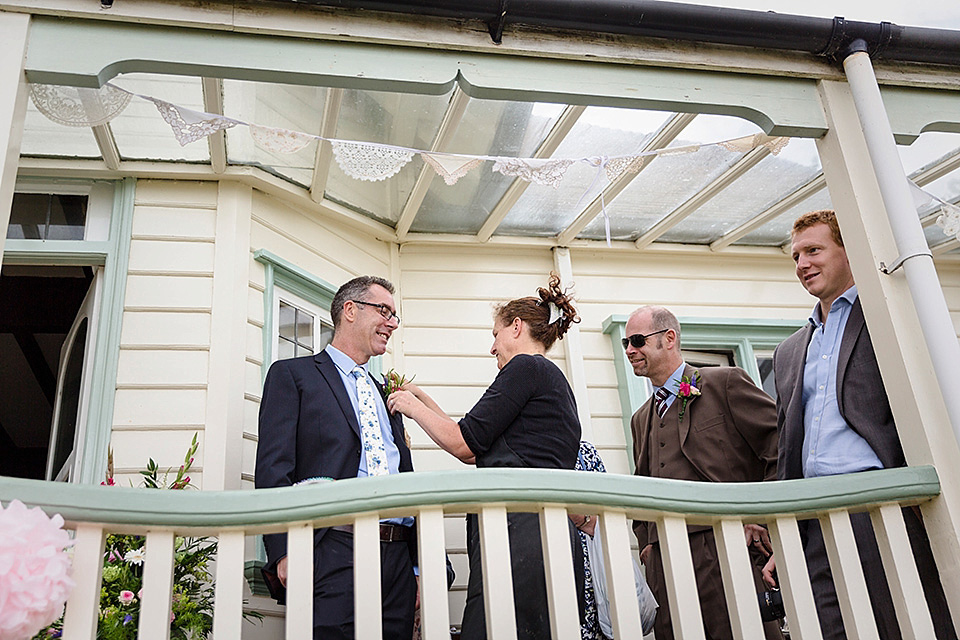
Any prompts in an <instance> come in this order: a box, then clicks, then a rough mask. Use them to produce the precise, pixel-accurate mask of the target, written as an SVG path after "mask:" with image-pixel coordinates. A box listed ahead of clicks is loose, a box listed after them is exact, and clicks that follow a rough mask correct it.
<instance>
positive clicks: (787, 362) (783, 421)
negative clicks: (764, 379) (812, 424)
mask: <svg viewBox="0 0 960 640" xmlns="http://www.w3.org/2000/svg"><path fill="white" fill-rule="evenodd" d="M812 336H813V325H812V324H810V323H807V324H806V326H804V327H803V328H801V329H799V330H797V332H796V333H794V334H793V335H792V336H790V337H789V338H787V339H786V340H784V341H783V342H781V343H780V345H779V346H778V347H777V348H776V350H775V351H774V352H773V373H774V378H775V380H776V388H777V428H778V429H779V432H780V453H779V458H778V462H777V477H778V478H779V479H780V480H788V479H791V478H802V477H803V461H802V459H801V455H802V454H801V449H802V447H803V367H804V363H805V362H806V358H807V346H808V345H809V344H810V338H811V337H812ZM837 401H838V403H839V405H840V415H842V416H843V418H844V420H846V421H847V423H848V424H849V425H850V427H851V428H852V429H853V430H854V431H856V432H857V433H858V434H860V436H861V437H863V439H864V440H866V441H867V443H868V444H869V445H870V446H871V447H873V450H874V451H875V452H876V454H877V457H879V458H880V461H881V462H882V463H883V466H884V467H885V468H890V467H902V466H905V465H906V460H905V459H904V457H903V447H902V446H901V445H900V437H899V436H898V434H897V427H896V425H895V424H894V422H893V413H891V411H890V403H889V402H888V401H887V392H886V390H885V389H884V387H883V380H882V379H881V378H880V368H879V367H878V366H877V357H876V354H875V353H874V351H873V343H872V342H871V341H870V333H869V332H868V331H867V325H866V323H865V322H864V320H863V309H862V307H861V306H860V298H859V297H858V298H857V299H856V300H855V301H854V303H853V307H852V308H851V309H850V316H849V317H848V318H847V326H846V327H845V328H844V331H843V337H842V338H841V340H840V354H839V358H838V360H837Z"/></svg>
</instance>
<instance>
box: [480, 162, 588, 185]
mask: <svg viewBox="0 0 960 640" xmlns="http://www.w3.org/2000/svg"><path fill="white" fill-rule="evenodd" d="M571 164H573V160H540V159H534V158H498V159H497V161H496V162H495V163H494V164H493V170H494V171H497V172H499V173H502V174H503V175H505V176H513V177H516V178H520V179H521V180H526V181H527V182H535V183H537V184H543V185H548V186H551V187H553V188H554V189H559V188H560V181H561V180H563V174H564V173H566V171H567V169H568V168H569V167H570V165H571Z"/></svg>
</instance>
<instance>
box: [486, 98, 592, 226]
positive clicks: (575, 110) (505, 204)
mask: <svg viewBox="0 0 960 640" xmlns="http://www.w3.org/2000/svg"><path fill="white" fill-rule="evenodd" d="M585 110H586V107H585V106H582V105H567V106H566V108H565V109H564V110H563V113H561V114H560V117H559V118H557V121H556V123H554V125H553V128H552V129H550V133H548V134H547V137H546V138H544V139H543V142H542V143H540V146H539V147H537V151H536V153H534V154H533V157H534V158H537V159H543V158H549V157H550V156H552V155H553V154H554V153H555V152H556V150H557V149H558V148H559V147H560V143H561V142H563V140H564V138H566V137H567V135H568V134H569V133H570V131H571V130H572V129H573V125H575V124H577V120H579V119H580V116H581V115H583V112H584V111H585ZM529 186H530V183H529V182H527V181H526V180H521V179H520V178H516V179H514V181H513V182H511V183H510V186H509V187H507V190H506V191H505V192H504V193H503V197H501V198H500V201H499V202H498V203H497V205H496V206H495V207H494V208H493V211H491V212H490V215H489V216H487V219H486V221H485V222H484V223H483V226H482V227H480V231H478V232H477V240H479V241H480V242H486V241H487V240H489V239H490V236H492V235H493V232H494V231H496V230H497V227H499V226H500V223H501V222H503V219H504V218H506V217H507V214H508V213H510V210H511V209H513V205H515V204H517V201H518V200H520V196H522V195H523V192H524V191H526V190H527V187H529Z"/></svg>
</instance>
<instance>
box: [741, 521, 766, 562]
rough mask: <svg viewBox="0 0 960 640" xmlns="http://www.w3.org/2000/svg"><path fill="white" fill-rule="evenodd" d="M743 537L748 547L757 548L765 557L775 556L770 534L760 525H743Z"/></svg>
mask: <svg viewBox="0 0 960 640" xmlns="http://www.w3.org/2000/svg"><path fill="white" fill-rule="evenodd" d="M743 537H744V539H745V540H746V542H747V546H748V547H751V546H752V547H756V548H757V549H759V550H760V552H761V553H763V555H765V556H767V557H770V556H772V555H773V544H771V543H770V534H769V533H767V530H766V529H764V528H763V527H761V526H760V525H758V524H745V525H743Z"/></svg>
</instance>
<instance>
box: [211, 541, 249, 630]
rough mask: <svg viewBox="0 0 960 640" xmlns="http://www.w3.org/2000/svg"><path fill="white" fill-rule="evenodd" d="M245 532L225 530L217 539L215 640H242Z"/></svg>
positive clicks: (214, 603)
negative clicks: (227, 639)
mask: <svg viewBox="0 0 960 640" xmlns="http://www.w3.org/2000/svg"><path fill="white" fill-rule="evenodd" d="M243 547H244V536H243V531H222V532H221V533H220V536H219V538H218V540H217V580H216V583H215V585H214V601H213V637H214V638H239V637H240V633H241V625H242V624H243V551H244V548H243Z"/></svg>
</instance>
